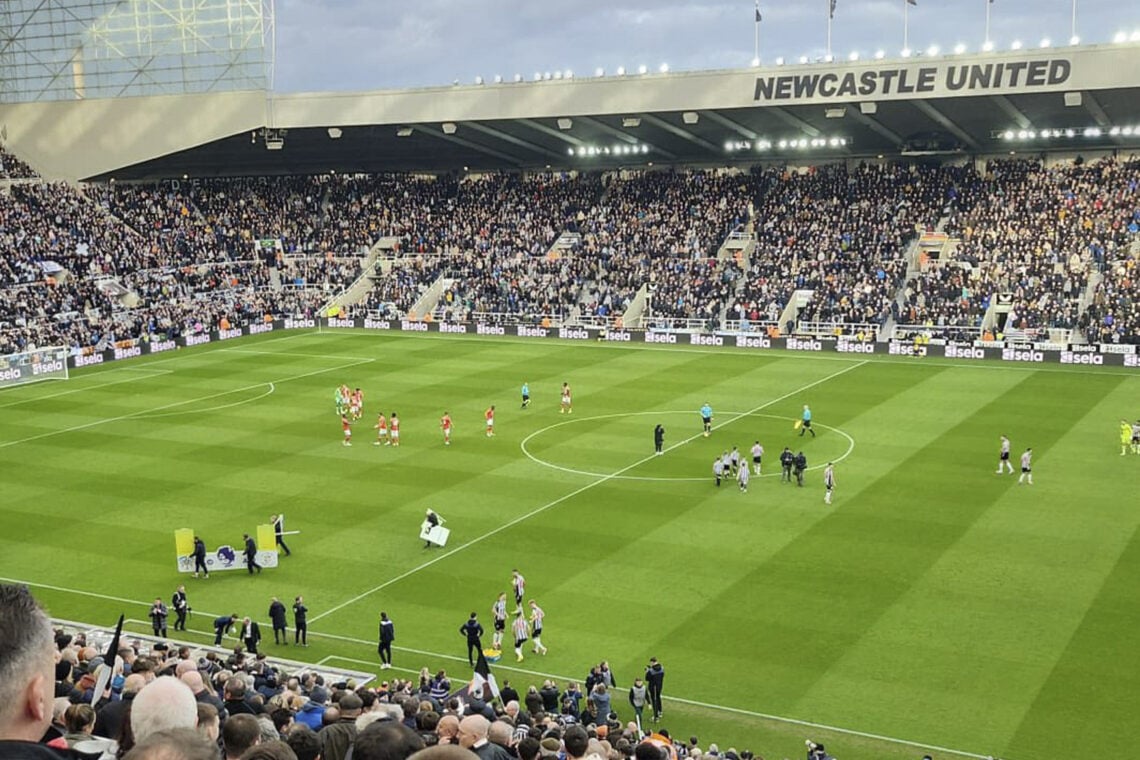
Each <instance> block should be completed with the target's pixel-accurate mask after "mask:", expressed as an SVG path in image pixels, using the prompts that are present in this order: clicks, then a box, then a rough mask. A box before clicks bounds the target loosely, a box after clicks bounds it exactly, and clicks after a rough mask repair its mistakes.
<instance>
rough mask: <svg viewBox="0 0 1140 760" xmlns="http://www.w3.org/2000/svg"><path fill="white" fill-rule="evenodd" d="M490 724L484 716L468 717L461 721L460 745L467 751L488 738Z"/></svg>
mask: <svg viewBox="0 0 1140 760" xmlns="http://www.w3.org/2000/svg"><path fill="white" fill-rule="evenodd" d="M489 727H490V723H489V722H488V721H487V719H486V718H484V717H483V716H482V715H468V716H467V717H466V718H464V719H463V720H461V721H459V743H460V745H462V746H463V747H465V748H467V749H471V746H472V745H473V744H476V743H477V742H481V741H483V740H484V739H486V738H487V729H488V728H489Z"/></svg>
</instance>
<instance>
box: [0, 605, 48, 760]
mask: <svg viewBox="0 0 1140 760" xmlns="http://www.w3.org/2000/svg"><path fill="white" fill-rule="evenodd" d="M0 641H2V642H4V644H5V646H4V647H3V648H0V673H2V674H3V675H4V678H3V680H0V757H4V758H16V759H17V760H24V759H25V758H27V759H28V760H33V759H35V758H46V759H47V760H51V759H52V758H59V757H61V755H60V754H59V753H57V752H55V751H54V750H52V749H50V748H49V747H47V746H44V745H41V744H37V743H36V742H37V741H38V740H39V739H40V737H42V736H43V735H44V732H45V731H47V728H48V725H49V724H50V723H51V718H52V705H53V702H54V700H55V651H56V646H55V640H54V636H53V633H52V628H51V620H50V619H49V618H48V616H47V613H46V612H44V610H43V608H41V607H40V606H39V604H38V603H37V602H36V600H35V598H33V597H32V594H31V592H29V591H28V589H27V587H25V586H13V585H0Z"/></svg>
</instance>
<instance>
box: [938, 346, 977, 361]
mask: <svg viewBox="0 0 1140 760" xmlns="http://www.w3.org/2000/svg"><path fill="white" fill-rule="evenodd" d="M946 358H947V359H985V358H986V352H985V351H983V350H982V349H980V348H971V347H970V346H947V347H946Z"/></svg>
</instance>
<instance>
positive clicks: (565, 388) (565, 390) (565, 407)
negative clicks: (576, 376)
mask: <svg viewBox="0 0 1140 760" xmlns="http://www.w3.org/2000/svg"><path fill="white" fill-rule="evenodd" d="M573 412H574V404H573V402H572V401H571V399H570V383H562V408H561V409H559V410H558V413H559V414H572V413H573Z"/></svg>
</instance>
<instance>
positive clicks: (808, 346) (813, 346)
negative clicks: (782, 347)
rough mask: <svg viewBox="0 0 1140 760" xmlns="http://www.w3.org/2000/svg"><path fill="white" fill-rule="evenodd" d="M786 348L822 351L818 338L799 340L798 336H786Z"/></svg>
mask: <svg viewBox="0 0 1140 760" xmlns="http://www.w3.org/2000/svg"><path fill="white" fill-rule="evenodd" d="M786 345H787V348H789V349H791V350H792V351H822V350H823V344H822V343H820V342H819V341H818V340H800V339H799V338H788V342H787V344H786Z"/></svg>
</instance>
